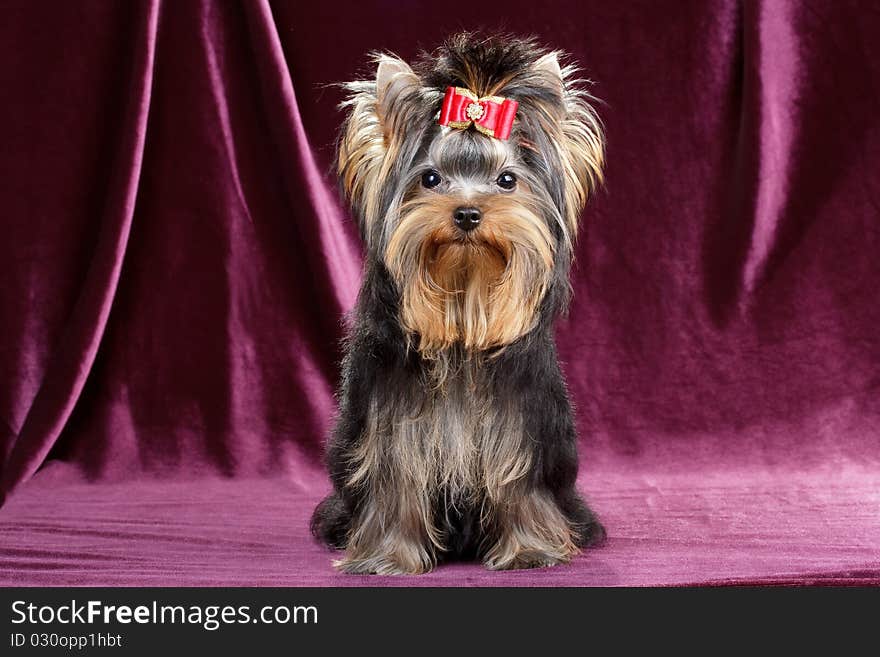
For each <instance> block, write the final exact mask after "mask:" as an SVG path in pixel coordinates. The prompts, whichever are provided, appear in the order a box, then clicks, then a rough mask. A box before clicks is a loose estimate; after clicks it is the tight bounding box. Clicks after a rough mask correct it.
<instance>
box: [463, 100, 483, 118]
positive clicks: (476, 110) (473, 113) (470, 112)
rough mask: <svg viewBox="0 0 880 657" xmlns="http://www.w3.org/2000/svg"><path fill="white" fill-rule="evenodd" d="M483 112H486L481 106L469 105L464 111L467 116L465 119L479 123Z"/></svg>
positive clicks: (478, 104)
mask: <svg viewBox="0 0 880 657" xmlns="http://www.w3.org/2000/svg"><path fill="white" fill-rule="evenodd" d="M485 111H486V110H485V109H484V108H483V106H482V105H481V104H480V103H471V104H470V105H468V106H467V109H466V110H465V114H467V117H468V118H469V119H470V120H471V121H479V120H480V119H482V118H483V113H484V112H485Z"/></svg>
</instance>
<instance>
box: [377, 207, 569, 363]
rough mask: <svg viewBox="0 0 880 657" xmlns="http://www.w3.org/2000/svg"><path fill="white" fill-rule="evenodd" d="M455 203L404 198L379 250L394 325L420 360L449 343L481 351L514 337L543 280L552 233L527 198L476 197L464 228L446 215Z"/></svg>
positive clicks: (529, 324) (527, 326)
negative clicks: (478, 214)
mask: <svg viewBox="0 0 880 657" xmlns="http://www.w3.org/2000/svg"><path fill="white" fill-rule="evenodd" d="M529 201H533V202H534V203H529ZM463 204H466V203H465V202H463V201H462V200H461V199H454V198H449V197H441V196H432V197H429V198H424V197H423V198H418V199H415V200H412V201H409V202H408V203H405V204H404V205H403V207H402V208H401V214H400V216H401V219H400V222H399V224H398V225H397V227H396V228H395V230H394V231H393V233H392V234H391V237H390V239H389V242H388V246H387V248H386V251H385V264H386V265H387V267H388V269H389V271H390V272H391V274H392V276H394V278H395V280H396V282H397V284H398V286H399V288H400V292H401V307H400V321H401V324H402V325H403V327H404V329H405V330H406V331H407V334H408V335H409V336H410V338H411V339H413V344H414V346H415V347H416V349H418V351H419V352H420V353H421V354H422V355H423V356H425V357H426V358H436V357H438V356H439V355H440V354H441V353H442V352H443V351H444V350H447V349H449V348H450V347H453V346H454V345H460V346H461V347H463V348H464V349H465V350H467V351H468V352H475V351H484V350H489V349H494V348H497V347H503V346H506V345H508V344H510V343H512V342H514V341H515V340H517V339H518V338H520V337H522V336H523V335H525V334H526V333H528V332H529V331H530V330H531V329H532V328H533V327H534V326H535V323H536V322H537V319H538V317H537V311H538V306H539V304H540V301H541V299H542V298H543V296H544V292H545V291H546V289H547V285H548V283H549V280H550V274H551V270H552V267H553V255H554V249H553V239H552V235H551V234H550V231H549V229H548V228H547V225H546V224H545V222H544V221H542V220H541V218H540V215H539V214H538V212H537V211H536V210H535V209H533V207H535V206H537V202H536V201H535V200H534V199H531V198H530V197H529V196H528V195H525V194H517V195H515V196H514V195H511V196H509V197H501V196H487V197H484V198H482V199H479V200H478V202H477V203H476V204H477V205H478V206H479V207H480V208H481V210H482V213H483V218H482V221H481V223H480V226H479V227H478V228H477V229H476V230H474V231H472V232H470V233H462V232H461V231H459V230H457V229H456V228H455V227H454V226H453V224H452V220H451V218H452V212H453V210H454V209H455V208H456V207H458V206H460V205H463Z"/></svg>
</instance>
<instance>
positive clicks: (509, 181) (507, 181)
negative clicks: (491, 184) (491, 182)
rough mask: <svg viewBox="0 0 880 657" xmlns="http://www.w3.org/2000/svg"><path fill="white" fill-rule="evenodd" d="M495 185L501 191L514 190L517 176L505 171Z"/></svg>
mask: <svg viewBox="0 0 880 657" xmlns="http://www.w3.org/2000/svg"><path fill="white" fill-rule="evenodd" d="M495 184H496V185H498V186H499V187H500V188H501V189H513V188H514V187H516V176H514V175H513V174H512V173H510V172H509V171H505V172H504V173H502V174H501V175H500V176H498V180H496V181H495Z"/></svg>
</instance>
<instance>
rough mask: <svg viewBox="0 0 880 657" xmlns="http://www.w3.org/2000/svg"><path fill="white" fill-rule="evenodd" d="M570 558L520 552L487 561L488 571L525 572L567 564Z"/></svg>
mask: <svg viewBox="0 0 880 657" xmlns="http://www.w3.org/2000/svg"><path fill="white" fill-rule="evenodd" d="M569 561H571V557H570V556H569V555H566V554H561V553H549V552H543V551H541V550H522V551H521V552H517V553H515V554H512V555H505V556H504V558H501V559H497V558H495V559H487V560H486V562H485V564H484V565H485V566H486V568H488V569H489V570H526V569H529V568H549V567H550V566H557V565H559V564H561V563H568V562H569Z"/></svg>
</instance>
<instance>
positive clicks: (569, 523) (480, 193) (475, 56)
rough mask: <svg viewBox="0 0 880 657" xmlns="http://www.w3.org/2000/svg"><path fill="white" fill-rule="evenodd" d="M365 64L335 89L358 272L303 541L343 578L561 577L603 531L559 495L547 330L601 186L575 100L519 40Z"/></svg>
mask: <svg viewBox="0 0 880 657" xmlns="http://www.w3.org/2000/svg"><path fill="white" fill-rule="evenodd" d="M375 61H376V63H377V64H378V66H377V71H376V77H375V80H369V81H357V82H351V83H348V84H347V85H345V86H346V88H347V90H348V92H349V98H348V100H347V101H346V102H345V103H344V107H346V108H347V109H348V111H349V116H348V119H347V122H346V124H345V125H344V127H343V130H342V135H341V138H340V143H339V149H338V172H339V176H340V181H341V186H342V189H343V191H344V193H345V195H346V196H347V198H348V199H349V200H350V202H351V205H352V208H353V210H354V213H355V214H356V216H357V218H358V220H359V226H360V230H361V236H362V238H363V240H364V243H365V244H366V249H367V260H366V266H365V278H364V281H363V285H362V288H361V291H360V296H359V299H358V303H357V306H356V309H355V312H354V323H353V327H352V329H351V331H350V334H349V337H348V340H347V343H346V357H345V359H344V362H343V372H342V380H341V386H340V391H339V406H340V409H339V418H338V421H337V424H336V427H335V431H334V433H333V435H332V437H331V440H330V443H329V447H328V454H327V461H328V465H329V469H330V474H331V479H332V481H333V484H334V492H333V493H332V494H331V495H330V496H329V497H328V498H327V499H325V500H324V501H323V502H321V504H320V505H319V506H318V508H317V509H316V510H315V513H314V515H313V518H312V532H313V533H314V534H315V536H316V537H318V538H319V539H321V540H323V541H324V542H326V543H327V544H329V545H330V546H332V547H335V548H340V549H344V550H345V551H346V552H345V556H344V557H343V558H342V559H341V560H339V561H336V562H335V565H336V566H337V567H338V568H340V569H341V570H342V571H344V572H348V573H379V574H398V573H423V572H427V571H429V570H431V569H432V568H433V567H434V565H435V564H436V563H437V562H438V561H439V560H442V559H451V558H455V559H475V558H476V559H480V560H482V562H483V563H484V565H485V566H486V567H487V568H490V569H512V568H532V567H539V566H550V565H553V564H558V563H564V562H567V561H569V560H570V559H571V558H572V556H573V555H575V554H576V553H577V551H578V548H579V547H583V546H589V545H593V544H596V543H598V542H600V541H601V540H602V539H603V537H604V534H605V533H604V530H603V528H602V526H601V524H599V522H598V521H597V519H596V518H595V516H594V515H593V513H592V512H591V511H590V510H589V509H588V508H587V506H586V505H585V504H584V502H583V501H582V500H581V498H580V497H579V495H578V493H577V491H576V490H575V476H576V474H577V467H578V461H577V451H576V441H577V437H576V434H575V426H574V421H573V418H572V410H571V406H570V403H569V399H568V394H567V392H566V387H565V383H564V381H563V378H562V374H561V372H560V369H559V364H558V361H557V356H556V347H555V343H554V339H553V330H552V327H553V320H554V318H555V317H556V316H557V315H558V314H559V313H560V311H562V310H564V309H565V307H566V305H567V302H568V298H569V296H570V284H569V281H568V275H569V268H570V264H571V260H572V244H573V242H574V239H575V233H576V230H577V224H578V218H579V215H580V213H581V211H582V209H583V207H584V204H585V202H586V200H587V197H588V196H589V195H590V193H591V192H592V191H593V189H594V188H595V187H596V185H597V184H598V183H600V182H601V178H602V165H603V158H604V139H603V134H602V130H601V124H600V122H599V119H598V117H597V115H596V113H595V111H594V110H593V108H592V107H591V106H590V103H589V101H590V100H591V96H589V94H587V93H586V92H585V91H584V90H583V89H580V88H578V85H577V81H575V80H573V79H572V76H573V74H574V72H575V70H574V69H573V68H572V67H570V66H566V67H560V64H559V53H557V52H550V51H548V50H546V49H543V48H541V47H540V46H539V45H538V44H537V42H536V41H535V40H534V39H518V38H512V37H488V38H486V37H481V36H478V35H475V34H468V33H464V34H459V35H456V36H454V37H452V38H451V39H449V40H448V41H447V42H446V43H445V44H444V45H443V46H442V47H440V48H439V49H438V50H436V51H435V52H434V53H431V54H426V55H423V57H422V59H421V61H420V62H419V63H418V64H417V65H415V66H414V67H412V68H411V67H410V66H408V65H407V64H406V63H404V62H403V61H401V60H400V59H398V58H396V57H393V56H390V55H378V56H376V59H375Z"/></svg>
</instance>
